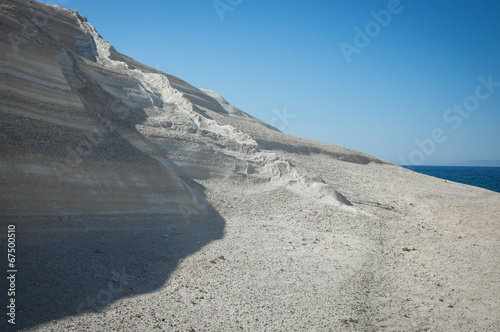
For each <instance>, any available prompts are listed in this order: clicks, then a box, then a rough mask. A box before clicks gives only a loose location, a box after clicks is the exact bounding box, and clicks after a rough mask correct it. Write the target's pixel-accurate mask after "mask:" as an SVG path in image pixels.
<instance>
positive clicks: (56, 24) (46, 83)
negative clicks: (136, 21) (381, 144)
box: [0, 1, 381, 214]
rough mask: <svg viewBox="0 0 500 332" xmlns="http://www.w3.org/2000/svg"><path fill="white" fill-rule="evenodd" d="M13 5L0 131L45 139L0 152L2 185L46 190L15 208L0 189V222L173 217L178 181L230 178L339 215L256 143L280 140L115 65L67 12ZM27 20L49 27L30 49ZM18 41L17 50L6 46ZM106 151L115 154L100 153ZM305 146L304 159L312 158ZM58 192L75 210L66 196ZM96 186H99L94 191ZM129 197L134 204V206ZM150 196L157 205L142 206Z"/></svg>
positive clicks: (188, 93) (7, 145) (183, 195)
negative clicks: (41, 217)
mask: <svg viewBox="0 0 500 332" xmlns="http://www.w3.org/2000/svg"><path fill="white" fill-rule="evenodd" d="M14 3H16V7H15V8H16V9H15V10H10V11H9V12H10V13H12V15H5V16H4V20H5V24H4V26H6V27H4V28H3V29H2V36H1V39H0V40H1V43H2V44H1V46H2V47H1V49H2V53H1V58H0V65H1V67H0V73H1V74H2V77H3V79H2V84H1V86H0V87H1V93H2V101H3V102H2V114H3V115H2V118H3V119H2V120H3V126H4V127H5V128H7V127H12V126H14V123H16V122H20V123H19V124H18V125H16V126H21V127H24V128H26V129H25V130H26V131H27V132H25V133H24V134H23V135H27V136H31V137H35V138H36V137H40V136H41V135H43V136H46V140H48V141H50V144H49V143H47V144H46V145H44V146H42V147H37V148H36V149H35V148H33V147H29V146H24V145H23V146H22V147H21V146H19V147H17V148H16V147H15V146H16V144H24V143H25V142H27V141H28V140H29V139H30V138H29V137H24V138H23V137H20V138H19V140H20V142H13V141H12V140H7V142H4V144H3V146H2V148H3V149H4V152H3V158H2V165H3V166H2V169H4V175H5V176H6V177H9V178H14V177H23V176H30V177H32V176H34V177H36V179H33V181H31V179H30V181H29V183H30V184H29V186H35V187H36V186H38V187H44V188H45V189H44V190H43V191H41V190H39V191H38V193H36V194H35V192H36V190H35V188H32V187H30V188H25V190H24V191H25V192H30V193H31V194H30V195H29V196H25V195H24V194H23V193H20V192H19V191H17V189H16V188H14V187H17V184H14V183H15V182H11V183H10V184H6V185H5V186H3V187H2V195H4V196H5V197H9V198H10V200H11V201H12V202H16V203H15V204H11V203H9V204H7V203H4V204H3V205H2V211H4V213H7V214H26V213H29V214H47V213H56V214H58V213H77V212H90V211H92V212H93V213H109V212H118V211H128V212H148V211H149V212H153V211H155V212H167V211H173V210H175V207H176V206H178V205H179V204H188V203H189V202H192V201H193V197H192V194H191V193H190V191H189V188H188V187H187V186H185V185H184V184H183V182H182V180H180V179H179V178H178V176H184V177H189V178H207V177H214V176H216V177H221V178H227V177H239V178H240V179H241V180H242V181H243V180H250V181H256V182H262V181H275V180H277V179H279V180H280V181H278V182H276V185H280V186H281V185H292V184H293V186H291V188H294V190H295V191H296V192H298V193H304V194H306V195H311V196H321V197H322V198H324V199H325V201H329V202H330V203H333V204H341V205H342V204H346V203H348V202H347V200H346V199H345V198H343V196H342V195H341V194H339V193H338V192H337V191H336V190H335V189H334V188H332V187H331V185H328V184H326V183H324V182H319V183H312V182H311V181H310V180H308V177H304V176H303V175H302V172H301V171H300V170H297V169H295V167H294V166H293V165H292V164H291V163H290V162H288V161H287V160H285V159H283V158H282V157H280V156H279V155H277V154H276V153H274V152H270V151H266V150H267V149H269V150H274V149H276V148H280V146H281V144H282V143H281V142H282V141H276V140H273V139H272V140H271V141H270V142H268V141H267V140H266V141H263V140H262V138H263V137H272V136H274V135H277V134H281V133H279V132H278V130H277V129H275V128H273V127H271V126H269V125H267V124H265V123H263V122H262V121H260V120H258V119H255V118H253V117H251V116H249V115H248V114H246V113H244V112H242V111H241V110H239V109H237V108H236V107H234V106H232V105H230V104H228V103H227V102H226V101H225V100H224V99H223V98H222V97H221V96H219V95H218V94H216V93H214V92H211V91H208V90H200V89H197V88H195V87H193V86H191V85H189V84H188V83H186V82H184V81H182V80H181V79H179V78H177V77H174V76H172V75H168V74H165V73H162V72H159V71H156V70H153V69H151V68H148V67H146V66H144V65H141V64H138V63H137V62H135V61H134V60H132V59H130V58H128V57H126V56H124V55H121V54H120V53H118V52H117V51H116V50H115V49H114V48H113V46H112V45H111V44H109V43H108V42H107V41H105V40H104V39H103V38H102V37H101V36H100V35H99V34H98V33H97V31H96V29H95V28H94V27H93V26H92V25H91V24H90V23H89V22H88V21H87V20H86V19H85V18H84V17H83V16H81V15H80V14H78V13H77V12H75V11H65V10H62V9H60V8H57V7H42V6H40V5H39V4H36V3H32V2H22V1H19V2H14ZM36 10H39V11H41V13H42V14H40V16H42V15H43V17H46V18H47V19H46V20H44V22H43V23H44V25H43V26H37V27H36V28H37V29H38V30H36V31H37V32H36V33H35V34H34V37H33V38H30V36H28V35H23V33H22V32H23V29H22V28H20V27H22V26H23V24H25V23H24V21H23V20H24V17H23V15H21V13H24V12H25V13H31V12H34V11H36ZM19 31H20V33H19ZM13 36H14V37H13ZM21 38H22V40H23V42H21V43H19V45H17V43H15V44H14V45H13V44H12V40H20V39H21ZM32 122H37V124H36V125H35V124H32ZM28 128H29V129H28ZM56 132H58V134H56ZM63 132H64V134H63ZM254 135H255V136H256V139H260V140H261V141H257V140H256V139H254V137H253V136H254ZM52 136H58V137H60V139H59V140H56V139H54V138H53V137H52ZM8 137H9V138H12V136H11V135H8ZM89 137H93V139H91V138H89ZM281 137H282V136H281ZM269 144H271V147H268V145H269ZM275 145H276V146H275ZM111 146H113V152H111V151H108V150H109V149H110V147H111ZM313 146H314V144H310V146H309V148H313V149H316V150H317V151H315V152H319V151H320V149H319V148H315V147H313ZM291 148H292V149H294V147H293V146H292V147H291ZM330 149H331V147H330ZM16 150H17V151H16ZM96 150H98V151H100V152H102V153H96ZM103 150H106V151H103ZM111 154H113V155H111ZM344 154H345V155H346V156H348V157H350V158H357V156H361V158H364V159H365V162H366V163H367V162H371V161H376V162H381V161H379V160H377V159H376V158H373V157H369V156H364V155H362V154H360V153H356V152H354V151H346V152H345V153H344ZM35 155H36V157H35ZM18 158H21V159H22V160H21V159H18ZM73 159H74V160H73ZM35 160H36V161H35ZM141 160H142V163H145V164H148V165H150V166H147V167H151V169H148V171H147V172H144V170H145V169H142V167H146V166H142V165H141V166H140V167H137V165H139V164H140V161H141ZM20 165H29V166H36V167H42V168H43V169H44V172H41V173H39V174H37V175H36V176H35V175H27V174H23V172H22V171H20V168H19V166H20ZM134 169H135V170H134ZM146 169H147V168H146ZM153 169H154V170H153ZM122 170H123V172H122ZM128 172H132V173H133V174H132V173H130V174H128ZM132 175H133V176H132ZM56 177H57V179H56ZM131 178H135V179H137V180H136V181H130V179H131ZM102 179H107V180H105V181H103V180H102ZM108 179H112V180H108ZM118 179H120V180H118ZM160 179H161V180H160ZM154 182H156V183H154ZM67 183H70V184H71V185H72V192H78V195H79V196H80V198H79V199H76V198H75V197H72V196H71V195H72V192H68V190H67V188H66V186H65V185H66V184H67ZM96 183H101V184H103V183H104V184H103V186H102V188H100V189H99V190H97V191H96V190H94V189H93V187H94V185H95V184H96ZM145 183H150V184H151V185H152V186H153V187H154V188H148V185H145ZM49 184H50V185H49ZM111 185H112V186H115V187H114V188H111V187H110V186H111ZM136 185H139V187H138V188H136ZM10 186H12V187H10ZM125 189H126V190H125ZM136 189H139V192H140V194H137V195H135V194H134V195H132V194H131V193H132V192H134V191H135V190H136ZM149 189H150V190H149ZM143 190H144V191H143ZM147 190H149V194H148V192H147ZM68 195H69V196H68ZM152 195H153V196H154V197H160V196H161V197H163V198H162V199H151V197H152ZM63 196H66V197H65V198H64V199H61V197H63ZM26 200H28V201H33V200H40V204H39V207H38V208H37V209H36V210H31V211H29V212H28V211H26V210H24V211H23V210H22V209H19V205H26V204H28V203H27V202H26ZM131 200H133V202H132V201H131ZM79 202H85V204H84V205H83V204H82V205H80V204H79ZM160 202H161V203H160ZM16 204H17V205H16ZM44 207H45V208H44Z"/></svg>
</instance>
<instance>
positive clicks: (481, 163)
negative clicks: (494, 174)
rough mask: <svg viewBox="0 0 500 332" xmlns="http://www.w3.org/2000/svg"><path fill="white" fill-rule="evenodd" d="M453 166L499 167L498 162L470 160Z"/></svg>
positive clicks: (499, 163) (499, 162)
mask: <svg viewBox="0 0 500 332" xmlns="http://www.w3.org/2000/svg"><path fill="white" fill-rule="evenodd" d="M453 166H478V167H500V160H470V161H464V162H461V163H457V164H455V165H453Z"/></svg>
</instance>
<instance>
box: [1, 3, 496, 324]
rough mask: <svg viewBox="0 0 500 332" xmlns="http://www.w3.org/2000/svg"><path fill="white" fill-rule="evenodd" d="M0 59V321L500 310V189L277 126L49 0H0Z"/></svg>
mask: <svg viewBox="0 0 500 332" xmlns="http://www.w3.org/2000/svg"><path fill="white" fill-rule="evenodd" d="M0 77H1V80H0V172H1V175H0V232H4V231H6V230H7V227H8V225H15V227H16V239H18V242H17V243H16V245H17V247H16V255H18V257H19V259H18V261H19V262H18V263H17V264H18V266H17V267H18V269H19V275H18V284H17V285H18V289H19V291H17V292H16V294H17V295H16V296H17V297H16V301H17V302H16V303H17V304H18V306H17V308H16V310H17V312H16V314H17V324H18V325H17V326H15V327H14V326H12V325H10V324H9V323H8V322H7V318H8V316H6V315H3V317H1V318H0V330H2V331H3V330H9V329H12V328H15V329H22V328H26V329H27V330H34V331H89V330H90V331H112V330H119V331H151V330H155V329H159V330H164V331H170V330H181V331H193V330H195V331H235V330H245V331H268V330H269V331H270V330H275V331H427V330H435V331H469V330H477V331H495V330H497V329H498V326H500V315H499V312H500V303H499V298H500V277H499V271H500V261H499V260H498V252H499V251H500V233H499V227H498V224H499V222H500V210H499V208H498V207H499V206H500V204H499V203H500V195H499V194H498V193H493V192H490V191H487V190H483V189H479V188H474V187H470V186H466V185H462V184H457V183H453V182H449V181H444V180H439V179H435V178H431V177H428V176H424V175H421V174H416V173H413V172H411V171H409V170H406V169H403V168H400V167H398V166H396V165H393V164H391V163H388V162H386V161H383V160H381V159H378V158H376V157H373V156H370V155H367V154H365V153H362V152H358V151H353V150H350V149H347V148H343V147H339V146H334V145H330V144H325V143H320V142H314V141H310V140H307V139H302V138H298V137H293V136H290V135H287V134H285V133H282V132H280V131H279V130H278V129H276V128H274V127H273V126H271V125H269V124H267V123H265V122H263V121H261V120H258V119H256V118H254V117H252V116H251V115H249V114H247V113H245V112H243V111H242V110H240V109H238V108H236V107H234V106H232V105H230V104H229V103H228V102H227V101H226V100H225V99H224V98H223V97H221V96H220V95H218V94H217V93H215V92H212V91H210V90H203V89H198V88H196V87H193V86H192V85H190V84H189V83H187V82H185V81H183V80H181V79H179V78H177V77H174V76H172V75H169V74H166V73H163V72H161V71H158V70H155V69H153V68H150V67H148V66H145V65H143V64H141V63H138V62H137V61H135V60H133V59H131V58H130V57H127V56H126V55H123V54H121V53H119V52H118V51H117V50H115V49H114V48H113V46H112V45H111V44H109V43H108V42H106V41H105V40H104V39H103V38H102V37H101V36H100V35H99V34H98V32H97V30H96V29H95V28H94V27H93V26H92V25H91V24H90V23H89V22H88V21H87V19H85V18H84V17H83V16H82V15H80V14H79V13H78V12H76V11H71V10H65V9H62V8H60V7H58V6H46V5H43V4H40V3H37V2H34V1H30V0H8V1H7V0H0ZM353 125H355V124H353ZM2 234H3V233H2ZM5 239H6V237H4V238H2V239H0V245H1V248H2V249H1V250H6V249H7V246H6V240H5ZM4 252H5V251H4ZM4 271H5V270H4ZM2 273H3V272H2ZM2 280H3V281H2V282H1V283H0V286H1V287H0V288H1V289H2V290H3V291H2V295H1V296H0V301H1V302H0V304H2V305H7V301H8V298H7V296H6V294H7V292H6V289H7V288H8V286H9V285H7V282H6V281H7V279H6V278H4V277H2ZM4 308H5V307H4Z"/></svg>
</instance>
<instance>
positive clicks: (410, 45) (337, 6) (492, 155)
mask: <svg viewBox="0 0 500 332" xmlns="http://www.w3.org/2000/svg"><path fill="white" fill-rule="evenodd" d="M53 1H55V0H52V1H50V2H53ZM42 2H44V3H47V2H49V1H48V0H45V1H42ZM59 3H60V4H61V5H62V6H63V7H66V8H70V9H76V10H78V11H79V12H80V13H81V14H82V15H84V16H86V17H87V18H88V19H89V21H90V22H91V23H92V24H93V25H94V26H95V27H96V28H97V30H98V32H99V33H100V34H101V35H102V36H103V37H104V38H105V39H107V40H108V41H109V42H111V43H112V44H113V45H114V46H115V48H116V49H117V50H118V51H119V52H121V53H124V54H127V55H129V56H131V57H133V58H134V59H136V60H138V61H141V62H143V63H145V64H147V65H149V66H151V67H155V68H158V69H160V70H163V71H165V72H168V73H170V74H173V75H176V76H179V77H180V78H182V79H184V80H186V81H188V82H189V83H191V84H193V85H195V86H196V87H199V88H206V89H210V90H214V91H216V92H218V93H219V94H221V95H222V96H223V97H224V98H226V99H227V100H228V101H229V102H230V103H232V104H233V105H235V106H237V107H239V108H241V109H242V110H244V111H246V112H247V113H250V114H251V115H253V116H256V117H258V118H260V119H262V120H264V121H266V122H272V121H273V118H274V117H275V113H274V112H273V110H278V111H280V112H283V110H284V109H285V108H286V112H287V113H288V114H292V115H294V116H295V117H294V118H293V119H292V118H289V119H288V120H289V123H285V122H280V121H279V120H278V121H275V122H274V124H275V125H276V126H277V127H281V128H283V131H284V132H286V133H289V134H292V135H296V136H301V137H306V138H309V139H313V140H318V141H322V142H327V143H332V144H337V145H341V146H345V147H349V148H353V149H356V150H360V151H363V152H367V153H370V154H372V155H375V156H378V157H381V158H384V159H387V160H389V161H392V162H395V163H398V164H405V163H412V164H451V163H455V162H462V161H466V160H485V159H489V160H491V159H498V160H500V83H498V84H497V83H490V84H488V83H486V85H487V86H485V84H484V83H481V81H480V80H478V77H479V76H482V77H483V78H484V80H485V81H488V80H491V81H493V82H500V61H499V60H500V2H499V1H494V0H491V1H486V0H483V1H472V0H470V1H460V0H442V1H430V0H427V1H424V0H413V1H410V0H401V1H399V5H398V1H394V0H391V1H387V0H384V1H354V0H335V1H332V0H325V1H319V0H318V1H305V0H304V1H298V0H243V1H239V0H220V1H213V0H175V1H174V0H165V1H137V0H119V1H117V0H116V1H115V0H105V1H102V0H101V1H97V0H60V1H59ZM214 4H216V5H218V6H219V7H218V8H219V9H218V11H217V9H216V8H215V7H214ZM381 10H384V11H385V12H382V13H381V12H380V11H381ZM371 11H375V12H376V13H381V14H380V17H379V21H380V23H376V22H377V21H376V20H375V18H374V16H373V15H372V14H371ZM384 13H385V14H387V13H389V14H390V16H391V17H390V21H389V22H388V16H387V15H383V14H384ZM221 18H223V20H221ZM356 27H358V28H359V29H360V30H361V31H362V33H363V34H366V33H367V31H366V29H367V28H368V35H365V39H363V38H362V37H363V36H361V35H358V32H356V31H359V30H355V28H356ZM356 35H358V38H357V39H356V40H355V37H356ZM360 36H361V37H360ZM366 37H368V38H369V39H370V40H369V43H367V40H366ZM342 43H344V44H342ZM340 45H343V47H341V46H340ZM344 53H345V54H344ZM346 54H347V56H346ZM348 59H349V60H350V62H348ZM489 75H491V78H489V77H488V76H489ZM495 84H496V85H498V86H495ZM478 85H482V86H481V87H479V88H478ZM464 101H466V106H462V108H463V109H462V111H461V113H460V110H459V108H460V105H461V104H463V103H464ZM454 104H457V106H458V107H457V108H456V109H455V110H453V105H454ZM448 109H450V111H447V110H448ZM275 120H276V119H275ZM436 128H439V129H440V130H437V131H436V132H434V135H433V131H435V129H436ZM416 140H417V141H418V142H420V145H418V144H417V143H416ZM405 161H407V162H405Z"/></svg>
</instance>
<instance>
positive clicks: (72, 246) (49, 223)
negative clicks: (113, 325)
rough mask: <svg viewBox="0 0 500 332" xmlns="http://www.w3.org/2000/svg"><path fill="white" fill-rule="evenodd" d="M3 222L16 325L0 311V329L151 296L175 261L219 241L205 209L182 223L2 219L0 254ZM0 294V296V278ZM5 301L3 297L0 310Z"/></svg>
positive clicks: (130, 218) (178, 218) (144, 218)
mask: <svg viewBox="0 0 500 332" xmlns="http://www.w3.org/2000/svg"><path fill="white" fill-rule="evenodd" d="M9 224H14V225H15V226H16V269H17V271H18V272H17V273H16V296H15V300H16V326H15V327H14V326H12V325H11V324H9V323H8V322H7V320H8V319H9V317H8V316H7V315H5V313H4V314H3V315H2V319H1V320H2V323H1V325H2V326H3V327H2V330H5V327H6V328H7V329H9V328H13V329H16V330H17V329H20V328H26V327H33V326H36V325H39V324H43V323H47V322H50V321H52V320H57V319H61V318H64V317H67V316H72V315H78V314H82V313H87V312H99V311H103V310H104V309H105V308H106V307H107V306H108V305H110V304H112V303H113V302H116V301H118V300H120V299H122V298H125V297H129V296H134V295H140V294H145V293H150V292H154V291H156V290H158V289H159V288H161V287H162V285H163V284H164V283H165V282H166V281H167V280H168V278H169V276H170V275H171V273H172V272H173V271H174V270H175V268H176V267H177V265H178V263H179V260H180V259H182V258H184V257H186V256H188V255H190V254H192V253H194V252H196V251H198V250H200V249H201V248H202V247H203V246H205V245H206V244H208V243H210V242H211V241H213V240H216V239H220V238H222V234H223V229H224V225H225V222H224V220H223V219H222V218H221V217H220V215H218V214H217V213H216V212H215V211H214V210H213V209H212V208H210V207H207V208H206V209H205V213H203V214H200V215H196V214H190V215H189V216H188V217H186V215H185V214H184V215H182V214H181V215H137V214H135V215H132V214H128V215H99V216H95V215H94V216H47V217H12V218H5V217H4V218H2V221H1V230H2V234H3V236H2V240H1V243H2V245H1V247H2V252H4V253H6V252H7V241H6V239H7V237H6V235H5V234H6V233H7V226H8V225H9ZM5 271H6V270H4V271H3V272H2V273H5ZM1 289H2V292H4V293H5V294H6V290H7V289H8V283H7V278H6V277H4V278H2V282H1ZM7 301H9V299H8V298H7V296H2V303H1V305H2V307H3V308H6V306H7Z"/></svg>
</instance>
